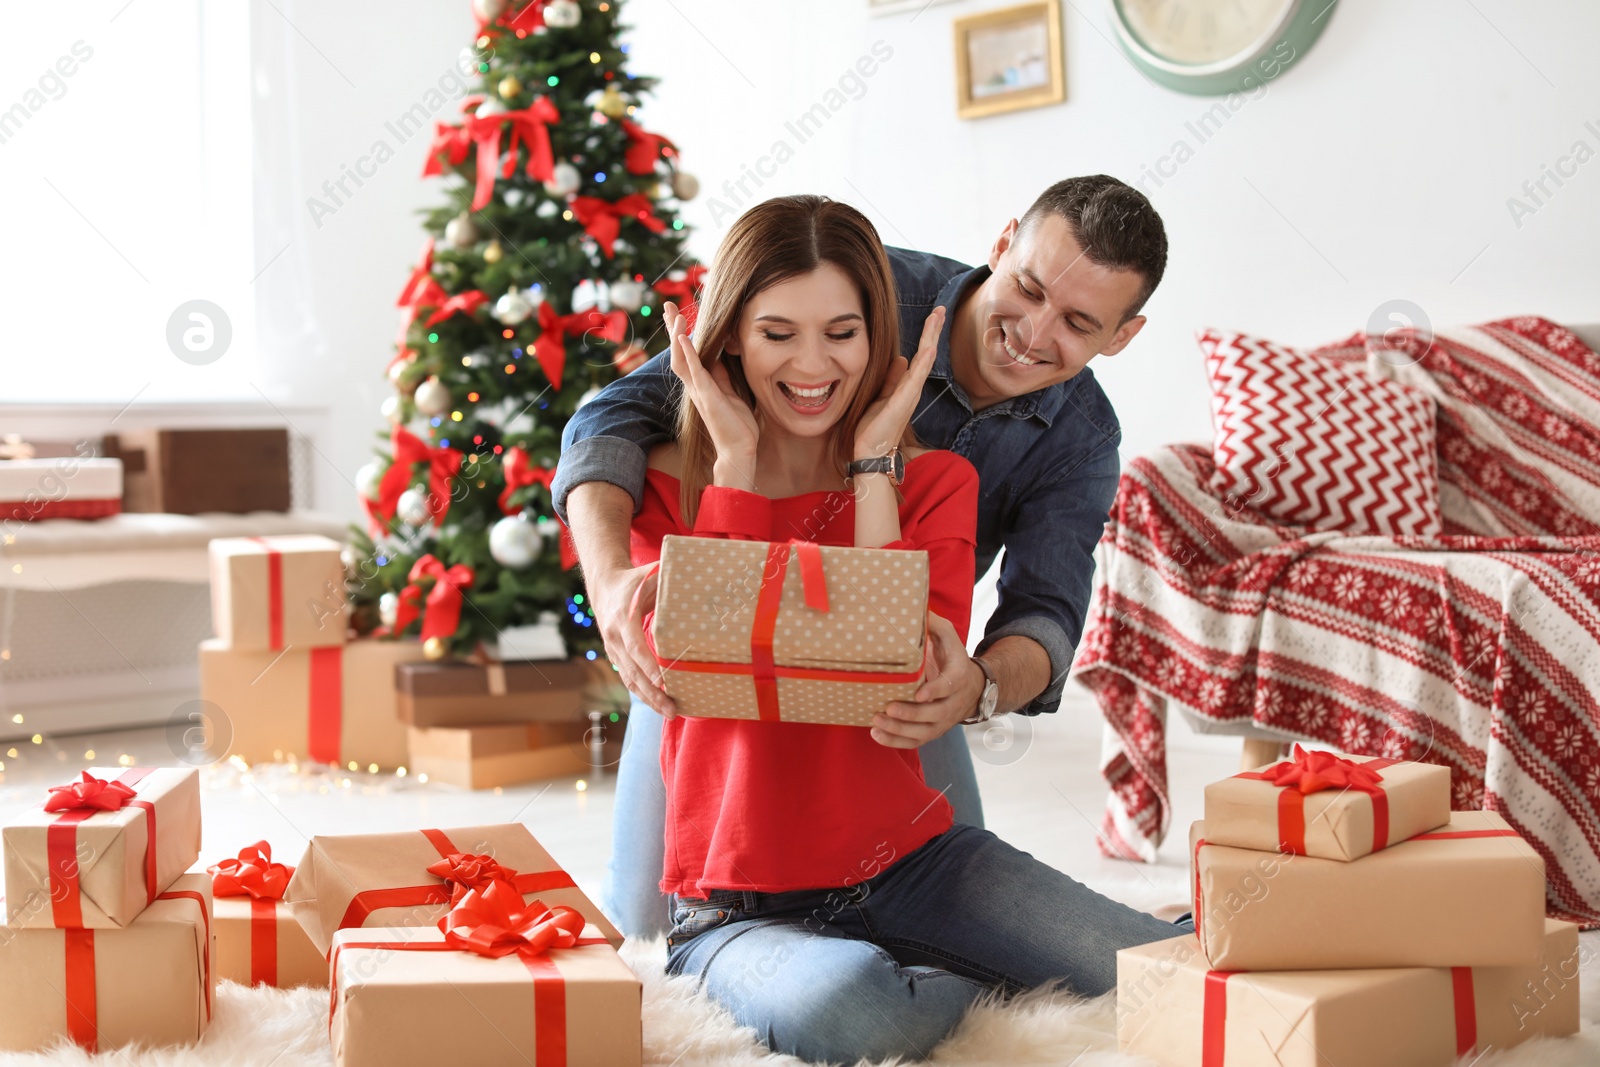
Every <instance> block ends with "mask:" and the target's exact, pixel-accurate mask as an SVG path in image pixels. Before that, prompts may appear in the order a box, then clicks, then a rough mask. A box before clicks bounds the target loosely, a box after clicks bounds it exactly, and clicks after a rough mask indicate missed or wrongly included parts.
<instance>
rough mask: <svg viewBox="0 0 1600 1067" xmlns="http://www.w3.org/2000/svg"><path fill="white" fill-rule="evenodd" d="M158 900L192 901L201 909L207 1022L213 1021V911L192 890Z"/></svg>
mask: <svg viewBox="0 0 1600 1067" xmlns="http://www.w3.org/2000/svg"><path fill="white" fill-rule="evenodd" d="M155 899H156V900H192V901H194V905H195V907H197V908H199V909H200V922H201V923H202V924H203V925H204V928H205V934H206V939H205V941H204V942H203V944H204V945H205V948H204V949H203V950H202V951H201V953H200V959H201V961H202V962H201V967H202V973H203V975H204V981H205V991H206V1021H207V1022H209V1021H210V1020H211V909H210V908H209V907H207V906H206V898H205V897H204V896H202V895H201V894H199V893H196V892H195V891H194V890H192V889H173V890H170V891H168V892H166V893H162V894H161V895H160V896H158V897H156V898H155Z"/></svg>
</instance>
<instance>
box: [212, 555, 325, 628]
mask: <svg viewBox="0 0 1600 1067" xmlns="http://www.w3.org/2000/svg"><path fill="white" fill-rule="evenodd" d="M210 556H211V621H212V626H213V628H214V629H215V630H216V633H217V637H218V638H219V639H220V640H221V641H222V642H223V643H224V644H225V645H226V646H227V647H229V648H234V649H239V650H241V651H242V650H246V649H272V650H274V651H277V650H281V649H285V648H325V647H327V646H329V645H342V644H344V639H345V626H346V619H347V618H348V615H349V608H348V605H347V603H346V598H345V589H344V563H343V561H342V560H341V559H340V558H339V542H337V541H335V540H333V539H332V538H328V537H320V536H317V535H315V534H295V535H291V536H279V537H219V538H216V539H215V540H213V541H212V542H211V544H210Z"/></svg>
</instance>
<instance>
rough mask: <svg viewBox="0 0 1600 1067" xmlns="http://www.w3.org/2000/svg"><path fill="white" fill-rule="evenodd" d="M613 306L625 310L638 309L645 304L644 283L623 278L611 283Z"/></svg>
mask: <svg viewBox="0 0 1600 1067" xmlns="http://www.w3.org/2000/svg"><path fill="white" fill-rule="evenodd" d="M609 288H610V293H611V306H612V307H614V308H621V309H622V310H623V311H638V310H639V309H640V308H641V307H643V306H644V295H645V289H644V283H643V282H636V281H634V280H633V279H632V278H621V279H619V280H617V281H614V282H612V283H611V285H610V287H609Z"/></svg>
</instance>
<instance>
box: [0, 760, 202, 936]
mask: <svg viewBox="0 0 1600 1067" xmlns="http://www.w3.org/2000/svg"><path fill="white" fill-rule="evenodd" d="M40 792H41V793H45V792H46V791H45V790H40ZM50 807H57V810H54V811H51V810H46V809H47V808H50ZM0 839H3V841H4V851H5V869H6V885H5V888H6V894H5V895H6V923H7V925H9V926H14V927H25V928H30V929H34V928H39V927H60V928H64V929H76V928H90V929H108V928H115V927H125V926H127V925H128V924H129V923H131V922H133V921H134V920H135V919H137V918H138V916H139V913H140V912H141V911H143V910H144V908H145V907H146V906H147V905H148V904H149V903H150V902H151V901H153V900H155V899H156V897H157V896H158V895H159V894H161V893H162V892H163V891H164V890H166V888H167V887H168V886H170V885H171V884H172V883H173V881H174V880H175V879H177V878H178V877H179V876H181V875H182V874H183V873H184V872H185V871H187V870H188V869H189V868H190V866H192V865H193V864H194V861H195V858H196V857H197V856H199V855H200V785H199V776H198V775H197V773H196V772H195V770H194V768H192V767H184V768H177V767H160V768H150V767H90V768H89V769H88V770H87V771H84V772H83V775H82V777H80V778H79V779H78V780H77V781H76V782H73V783H71V784H70V785H64V786H57V787H53V788H51V789H50V790H49V791H48V795H47V796H45V797H41V802H40V803H39V804H37V805H35V806H33V807H30V808H29V809H28V810H26V811H24V812H23V813H22V814H21V815H18V816H17V817H16V819H14V820H13V821H12V822H11V823H10V824H8V825H7V826H6V827H5V828H4V829H3V830H0Z"/></svg>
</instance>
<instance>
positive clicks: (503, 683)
mask: <svg viewBox="0 0 1600 1067" xmlns="http://www.w3.org/2000/svg"><path fill="white" fill-rule="evenodd" d="M592 680H593V669H592V668H591V666H590V665H589V663H588V662H587V661H585V660H576V659H575V660H544V661H535V662H527V661H523V662H515V663H487V664H485V663H462V662H460V661H457V660H452V661H449V662H442V663H404V664H401V665H400V666H399V667H397V668H396V669H395V672H394V689H395V692H396V712H397V714H398V715H399V716H400V721H401V722H405V723H409V724H410V725H412V726H486V725H490V724H493V723H519V722H521V723H526V722H546V721H553V720H562V719H565V720H568V721H571V720H573V719H576V718H577V717H578V716H579V714H580V713H581V712H582V710H583V705H584V688H585V686H587V685H588V684H589V683H590V682H591V681H592Z"/></svg>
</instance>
